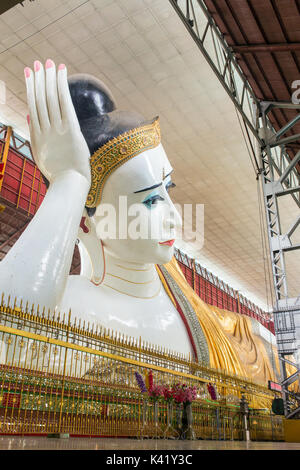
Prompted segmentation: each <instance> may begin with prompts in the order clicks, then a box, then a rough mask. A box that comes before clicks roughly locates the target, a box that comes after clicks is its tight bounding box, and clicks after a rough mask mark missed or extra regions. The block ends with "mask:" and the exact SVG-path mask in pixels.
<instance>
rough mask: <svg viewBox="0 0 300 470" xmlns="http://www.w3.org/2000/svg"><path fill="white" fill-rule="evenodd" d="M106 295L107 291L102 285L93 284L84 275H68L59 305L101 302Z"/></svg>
mask: <svg viewBox="0 0 300 470" xmlns="http://www.w3.org/2000/svg"><path fill="white" fill-rule="evenodd" d="M106 297H107V293H106V291H105V289H103V288H102V286H95V285H94V284H93V283H92V282H91V281H90V280H89V279H88V278H87V277H85V276H80V275H73V276H69V277H68V280H67V284H66V287H65V290H64V295H63V298H62V301H61V305H63V306H67V305H70V306H73V305H74V304H76V305H87V304H89V303H95V302H99V301H101V302H103V301H104V300H105V299H106Z"/></svg>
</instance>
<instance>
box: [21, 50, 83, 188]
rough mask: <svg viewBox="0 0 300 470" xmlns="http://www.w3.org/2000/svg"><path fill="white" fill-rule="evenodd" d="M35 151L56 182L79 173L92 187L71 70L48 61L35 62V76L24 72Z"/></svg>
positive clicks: (29, 70) (46, 173)
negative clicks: (63, 176) (70, 82)
mask: <svg viewBox="0 0 300 470" xmlns="http://www.w3.org/2000/svg"><path fill="white" fill-rule="evenodd" d="M24 73H25V81H26V88H27V101H28V107H29V116H28V117H27V120H28V124H29V128H30V138H31V147H32V151H33V156H34V159H35V161H36V164H37V166H38V167H39V169H40V171H41V172H42V173H43V175H44V176H45V177H46V178H47V179H48V180H49V181H50V182H53V181H54V180H55V179H56V178H57V177H58V176H59V175H61V174H62V173H64V172H69V171H75V172H77V173H79V174H80V175H82V176H83V177H84V178H85V179H86V180H87V182H88V184H89V185H90V181H91V170H90V164H89V157H90V152H89V149H88V146H87V143H86V141H85V139H84V137H83V135H82V132H81V130H80V126H79V123H78V119H77V116H76V113H75V110H74V106H73V103H72V99H71V95H70V91H69V86H68V80H67V68H66V66H65V65H64V64H61V65H59V67H58V71H57V72H56V67H55V64H54V62H53V61H52V60H50V59H48V60H47V61H46V64H45V70H44V67H43V65H42V64H41V63H40V62H39V61H35V62H34V72H33V71H32V70H31V69H30V68H29V67H26V68H25V70H24Z"/></svg>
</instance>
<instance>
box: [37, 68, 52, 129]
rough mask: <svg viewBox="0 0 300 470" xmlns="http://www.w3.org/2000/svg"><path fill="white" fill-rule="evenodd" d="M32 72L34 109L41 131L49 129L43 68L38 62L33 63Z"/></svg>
mask: <svg viewBox="0 0 300 470" xmlns="http://www.w3.org/2000/svg"><path fill="white" fill-rule="evenodd" d="M34 72H35V74H34V77H35V100H36V107H37V112H38V116H39V121H40V127H41V130H42V131H43V130H46V129H47V128H49V127H50V121H49V115H48V107H47V101H46V87H45V72H44V67H43V66H42V64H41V62H40V61H38V60H36V61H35V62H34Z"/></svg>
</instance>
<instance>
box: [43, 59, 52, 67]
mask: <svg viewBox="0 0 300 470" xmlns="http://www.w3.org/2000/svg"><path fill="white" fill-rule="evenodd" d="M53 65H54V63H53V61H52V60H51V59H47V61H46V64H45V67H46V69H50V68H51V67H53Z"/></svg>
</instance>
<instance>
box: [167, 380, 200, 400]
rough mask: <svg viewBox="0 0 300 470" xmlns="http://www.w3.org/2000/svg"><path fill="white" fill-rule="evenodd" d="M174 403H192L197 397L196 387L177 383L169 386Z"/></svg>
mask: <svg viewBox="0 0 300 470" xmlns="http://www.w3.org/2000/svg"><path fill="white" fill-rule="evenodd" d="M171 393H172V396H173V398H174V401H175V403H192V401H194V400H195V399H196V398H197V388H196V387H195V386H188V385H186V384H181V383H177V384H175V385H174V386H173V387H172V388H171Z"/></svg>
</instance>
